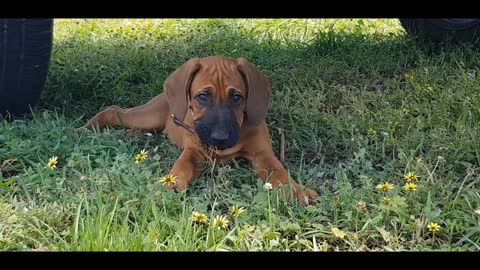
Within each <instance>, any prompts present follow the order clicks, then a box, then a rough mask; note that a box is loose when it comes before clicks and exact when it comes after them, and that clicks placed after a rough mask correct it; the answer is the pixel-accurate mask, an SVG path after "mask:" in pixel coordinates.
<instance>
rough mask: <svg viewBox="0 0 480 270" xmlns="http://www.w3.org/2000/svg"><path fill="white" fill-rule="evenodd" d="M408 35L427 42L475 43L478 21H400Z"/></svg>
mask: <svg viewBox="0 0 480 270" xmlns="http://www.w3.org/2000/svg"><path fill="white" fill-rule="evenodd" d="M400 23H401V24H402V26H403V28H405V30H406V31H407V33H408V34H410V35H414V36H421V37H422V38H425V39H427V40H429V41H432V42H435V43H439V42H443V41H447V42H450V41H453V42H464V43H475V42H477V41H478V40H479V39H480V19H400Z"/></svg>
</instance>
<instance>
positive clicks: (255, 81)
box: [237, 58, 272, 126]
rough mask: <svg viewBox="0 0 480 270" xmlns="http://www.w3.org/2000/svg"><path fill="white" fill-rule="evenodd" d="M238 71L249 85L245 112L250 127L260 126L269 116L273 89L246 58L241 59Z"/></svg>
mask: <svg viewBox="0 0 480 270" xmlns="http://www.w3.org/2000/svg"><path fill="white" fill-rule="evenodd" d="M237 61H238V69H239V71H240V74H242V76H243V79H244V80H245V84H246V85H247V100H246V105H245V111H246V114H247V119H246V120H247V122H246V123H248V124H249V125H253V126H256V125H258V124H260V123H261V122H262V121H263V119H265V117H266V116H267V112H268V106H269V103H270V96H271V95H272V88H271V85H270V82H269V81H268V79H267V77H265V75H264V74H263V73H262V72H261V71H260V70H258V69H257V68H256V67H255V66H254V65H252V64H251V63H249V62H248V61H247V60H246V59H244V58H239V59H238V60H237Z"/></svg>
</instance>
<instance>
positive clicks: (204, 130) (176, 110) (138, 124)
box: [83, 56, 318, 204]
mask: <svg viewBox="0 0 480 270" xmlns="http://www.w3.org/2000/svg"><path fill="white" fill-rule="evenodd" d="M270 96H271V86H270V82H269V80H268V79H267V78H266V77H265V75H264V74H263V73H262V72H261V71H260V70H258V69H257V68H256V67H255V66H254V65H252V64H251V63H249V62H248V61H247V60H245V59H243V58H238V59H235V58H229V57H224V56H209V57H204V58H193V59H190V60H189V61H187V62H186V63H184V64H183V65H182V66H180V67H179V68H178V69H177V70H176V71H175V72H173V73H172V74H171V75H170V76H169V77H168V78H167V79H166V80H165V82H164V85H163V93H161V94H160V95H158V96H156V97H154V98H153V99H151V100H150V101H149V102H147V103H146V104H143V105H141V106H138V107H134V108H128V109H123V108H120V107H117V106H110V107H108V108H106V109H105V110H103V111H101V112H99V113H98V114H97V115H95V116H94V117H93V118H92V119H91V120H90V121H88V123H87V124H86V125H85V126H84V127H83V128H87V129H93V128H95V127H99V128H104V127H107V126H122V127H125V128H129V129H143V130H149V131H160V132H163V133H164V134H166V135H167V136H168V138H169V139H170V141H171V142H172V143H174V144H176V145H177V146H179V147H181V148H182V149H183V152H182V154H181V155H180V157H179V158H178V160H177V161H176V162H175V164H174V165H173V167H172V168H171V170H170V174H171V175H173V176H175V177H176V183H175V185H171V186H168V187H169V188H170V189H175V190H177V191H182V190H184V189H185V188H187V187H188V185H189V184H190V183H191V181H192V180H194V179H196V178H198V177H199V176H200V175H201V174H202V169H203V168H204V163H205V161H207V160H216V161H217V162H221V163H224V162H227V161H229V160H231V159H232V158H236V157H240V158H245V159H247V160H249V161H250V162H251V164H252V165H253V167H254V168H255V169H256V171H257V173H258V175H259V176H260V178H262V179H263V180H264V181H267V182H269V183H271V184H272V186H273V188H277V187H279V186H281V188H282V191H283V192H281V193H282V194H283V195H285V196H287V198H290V197H289V195H290V194H294V195H295V197H296V198H298V199H300V201H301V202H302V203H303V204H308V203H309V200H313V199H315V198H317V197H318V194H317V192H315V191H314V190H311V189H308V188H307V189H305V190H303V189H302V188H301V187H300V185H299V184H298V183H297V182H296V181H295V180H293V179H291V178H290V177H289V175H288V172H287V170H286V169H285V168H284V167H283V165H282V163H281V162H280V161H279V160H278V159H277V157H276V156H275V153H274V151H273V149H272V144H271V138H270V133H269V130H268V127H267V123H266V121H265V117H266V115H267V110H268V106H269V102H270ZM290 191H293V192H290Z"/></svg>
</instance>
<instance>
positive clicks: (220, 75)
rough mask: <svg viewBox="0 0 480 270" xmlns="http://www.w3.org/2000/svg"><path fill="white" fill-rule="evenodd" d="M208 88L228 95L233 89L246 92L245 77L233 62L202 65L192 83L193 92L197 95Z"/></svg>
mask: <svg viewBox="0 0 480 270" xmlns="http://www.w3.org/2000/svg"><path fill="white" fill-rule="evenodd" d="M206 88H212V89H214V90H215V92H218V93H220V92H225V93H226V92H228V91H229V90H230V89H231V88H235V89H237V90H239V91H241V92H244V93H245V92H246V85H245V81H244V79H243V76H242V74H241V73H240V71H239V69H238V65H237V63H236V62H233V61H215V62H207V63H202V64H201V67H200V70H199V71H198V73H197V74H196V75H195V77H194V79H193V81H192V86H191V91H192V93H195V92H197V91H201V90H203V89H206Z"/></svg>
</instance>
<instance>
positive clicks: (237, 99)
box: [232, 94, 243, 104]
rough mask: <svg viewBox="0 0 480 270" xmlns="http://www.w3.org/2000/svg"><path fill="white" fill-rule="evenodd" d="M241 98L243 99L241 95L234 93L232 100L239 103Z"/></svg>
mask: <svg viewBox="0 0 480 270" xmlns="http://www.w3.org/2000/svg"><path fill="white" fill-rule="evenodd" d="M242 99H243V97H242V96H241V95H238V94H235V95H233V97H232V101H233V103H235V104H240V102H242Z"/></svg>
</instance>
